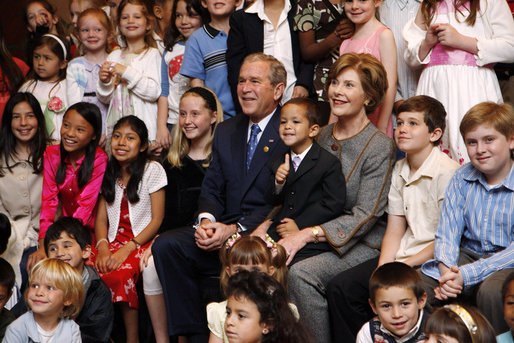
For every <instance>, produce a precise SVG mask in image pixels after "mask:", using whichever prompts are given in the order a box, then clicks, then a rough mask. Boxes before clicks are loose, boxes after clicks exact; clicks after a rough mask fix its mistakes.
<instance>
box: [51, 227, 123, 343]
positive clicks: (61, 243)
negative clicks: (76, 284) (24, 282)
mask: <svg viewBox="0 0 514 343" xmlns="http://www.w3.org/2000/svg"><path fill="white" fill-rule="evenodd" d="M45 252H46V254H47V256H48V257H50V258H57V259H60V260H62V261H64V262H66V263H68V264H69V265H70V266H72V267H73V268H75V270H76V271H78V272H79V274H80V275H81V276H82V283H83V285H84V292H85V301H84V305H83V306H82V309H81V310H80V313H79V314H78V316H77V317H76V318H75V322H76V323H77V324H78V325H79V326H80V335H81V336H82V342H83V343H87V342H91V343H99V342H108V341H109V337H110V335H111V330H112V325H113V318H114V309H113V306H112V302H111V291H110V290H109V287H107V285H106V284H105V283H104V282H103V280H102V279H101V278H100V276H99V275H98V273H97V272H96V270H95V269H94V268H93V267H91V266H88V265H86V264H85V262H86V261H87V260H88V258H89V256H90V255H91V231H90V230H89V229H88V228H87V227H85V226H84V225H82V224H81V223H80V221H79V220H78V219H76V218H73V217H62V218H60V219H58V220H57V221H56V222H55V223H53V224H52V225H50V227H49V228H48V231H47V232H46V236H45Z"/></svg>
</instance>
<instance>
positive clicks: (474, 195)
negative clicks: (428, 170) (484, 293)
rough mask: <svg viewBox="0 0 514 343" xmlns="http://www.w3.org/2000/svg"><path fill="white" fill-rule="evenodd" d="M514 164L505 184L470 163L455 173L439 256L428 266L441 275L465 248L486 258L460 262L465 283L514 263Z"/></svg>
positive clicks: (438, 241)
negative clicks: (491, 181) (442, 268)
mask: <svg viewBox="0 0 514 343" xmlns="http://www.w3.org/2000/svg"><path fill="white" fill-rule="evenodd" d="M513 209H514V167H513V168H511V170H510V172H509V174H508V176H507V177H506V178H505V180H503V182H501V183H500V184H499V185H496V186H494V187H491V186H490V185H488V184H487V181H486V179H485V176H484V175H483V174H482V173H481V172H480V171H478V170H477V169H475V167H474V166H473V165H472V164H471V163H468V164H466V165H464V166H462V167H461V168H460V169H459V170H458V171H457V172H456V173H455V175H454V177H453V178H452V180H451V181H450V184H449V185H448V190H447V192H446V196H445V200H444V202H443V207H442V209H441V217H440V219H439V226H438V228H437V232H436V237H435V247H434V260H430V261H428V262H426V263H425V264H424V265H423V267H422V271H423V273H425V274H426V275H428V276H430V277H432V278H434V279H437V278H439V276H440V273H439V269H438V264H439V262H442V263H444V265H446V266H447V267H451V266H456V265H457V263H458V260H459V253H460V249H461V248H463V249H467V250H470V251H471V252H473V253H475V254H478V255H482V256H484V258H482V259H479V260H478V261H475V262H473V263H469V264H465V265H462V266H459V270H460V271H461V273H462V277H463V279H464V286H471V285H474V284H477V283H480V282H482V281H483V280H484V279H485V278H486V277H487V276H489V275H490V274H492V273H494V272H495V271H498V270H502V269H506V268H513V267H514V243H513V242H514V241H513V239H514V210H513Z"/></svg>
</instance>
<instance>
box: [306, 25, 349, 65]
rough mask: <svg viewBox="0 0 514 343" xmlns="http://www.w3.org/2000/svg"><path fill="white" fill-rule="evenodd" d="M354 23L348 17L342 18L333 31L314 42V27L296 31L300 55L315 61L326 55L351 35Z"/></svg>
mask: <svg viewBox="0 0 514 343" xmlns="http://www.w3.org/2000/svg"><path fill="white" fill-rule="evenodd" d="M353 31H354V25H353V23H352V22H351V21H350V20H348V19H343V20H341V22H340V23H339V24H338V25H337V27H336V29H335V30H334V32H332V33H331V34H329V35H328V36H327V37H326V38H325V39H324V40H322V41H321V42H319V43H318V42H316V32H315V30H314V29H311V30H308V31H300V32H298V38H299V40H300V49H301V51H302V57H303V59H304V60H305V61H307V62H313V63H315V62H317V61H319V60H321V59H322V58H324V57H325V56H327V55H328V54H329V53H330V50H332V49H333V48H338V47H339V46H340V45H341V43H342V41H343V40H345V39H347V38H350V37H351V36H352V35H353Z"/></svg>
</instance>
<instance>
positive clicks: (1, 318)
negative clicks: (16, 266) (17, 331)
mask: <svg viewBox="0 0 514 343" xmlns="http://www.w3.org/2000/svg"><path fill="white" fill-rule="evenodd" d="M14 279H15V276H14V270H13V268H12V266H11V265H10V264H9V262H7V261H6V260H4V259H3V258H1V257H0V340H1V339H3V338H4V335H5V329H7V326H9V324H11V323H12V322H13V321H14V320H15V319H16V317H15V316H14V314H13V313H12V312H11V311H9V310H8V309H7V308H5V307H4V306H5V304H6V303H7V301H8V300H9V298H10V297H11V294H12V288H13V287H14Z"/></svg>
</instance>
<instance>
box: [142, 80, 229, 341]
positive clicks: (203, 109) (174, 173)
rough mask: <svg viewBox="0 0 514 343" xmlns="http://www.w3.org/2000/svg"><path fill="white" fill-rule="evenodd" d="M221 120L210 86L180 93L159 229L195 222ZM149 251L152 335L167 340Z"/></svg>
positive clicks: (146, 283)
mask: <svg viewBox="0 0 514 343" xmlns="http://www.w3.org/2000/svg"><path fill="white" fill-rule="evenodd" d="M222 120H223V109H222V108H221V103H220V102H219V100H218V98H217V97H216V95H215V94H214V92H212V91H211V90H209V89H207V88H201V87H195V88H191V89H190V90H188V91H187V92H186V93H184V95H183V96H182V98H181V100H180V115H179V119H178V125H176V126H175V127H174V128H173V145H172V146H171V148H170V151H169V153H168V158H167V159H166V160H165V161H164V163H163V167H164V170H165V171H166V176H167V179H168V185H167V186H166V208H165V215H164V220H163V221H162V225H161V228H160V230H159V232H160V233H162V232H165V231H168V230H171V229H175V228H179V227H184V226H188V225H192V224H193V223H194V220H195V212H196V211H197V209H198V197H199V196H200V189H201V186H202V181H203V177H204V175H205V171H206V170H207V167H208V166H209V164H210V162H211V147H212V140H213V139H214V131H215V129H216V126H217V125H218V123H220V122H221V121H222ZM151 253H152V250H151V249H147V250H146V251H145V255H144V257H143V258H142V259H141V261H142V266H141V269H142V270H143V289H144V293H145V299H146V304H147V306H148V311H149V313H150V318H151V320H152V326H153V329H154V333H155V339H156V341H157V342H158V343H160V342H168V341H169V335H168V326H167V319H166V316H163V315H162V314H163V313H164V312H165V311H166V307H165V304H164V295H163V291H162V285H161V283H160V281H159V277H158V275H157V272H156V270H155V265H154V261H153V258H152V257H150V256H151ZM143 264H144V266H143Z"/></svg>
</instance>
